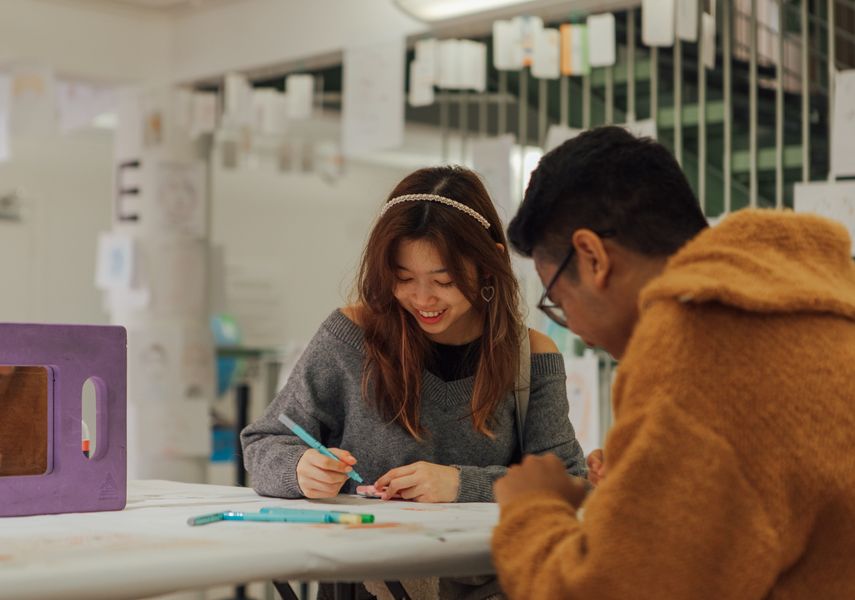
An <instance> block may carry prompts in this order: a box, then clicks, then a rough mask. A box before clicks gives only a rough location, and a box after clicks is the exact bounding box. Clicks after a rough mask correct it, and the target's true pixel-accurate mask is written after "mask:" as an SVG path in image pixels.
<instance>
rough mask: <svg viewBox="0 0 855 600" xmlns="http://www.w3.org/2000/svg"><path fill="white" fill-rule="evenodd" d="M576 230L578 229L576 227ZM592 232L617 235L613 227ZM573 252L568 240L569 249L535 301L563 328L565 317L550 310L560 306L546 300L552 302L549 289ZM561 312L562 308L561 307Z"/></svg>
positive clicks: (567, 263)
mask: <svg viewBox="0 0 855 600" xmlns="http://www.w3.org/2000/svg"><path fill="white" fill-rule="evenodd" d="M576 231H578V229H577V230H576ZM574 233H575V231H574ZM593 233H595V234H596V235H597V236H598V237H600V238H610V237H614V236H616V235H617V231H615V230H614V229H605V230H603V231H594V232H593ZM574 254H576V246H574V245H573V242H570V250H568V251H567V254H566V255H565V256H564V258H563V259H562V260H561V262H560V263H558V269H556V271H555V274H553V275H552V278H551V279H550V280H549V283H547V284H546V287H545V288H544V289H543V295H541V297H540V301H539V302H538V303H537V309H538V310H539V311H540V312H542V313H543V314H545V315H546V316H547V317H548V318H549V319H550V320H551V321H552V322H553V323H556V324H558V325H560V326H561V327H565V328H566V327H567V319H566V318H563V319H560V318H558V317H557V316H556V315H555V313H554V311H553V310H552V309H555V308H558V309H561V307H560V306H558V305H557V304H555V303H554V302H553V303H552V304H546V302H547V301H549V302H552V300H550V299H549V291H550V290H551V289H552V288H553V286H555V282H557V281H558V278H559V277H561V273H562V272H563V271H564V269H566V268H567V265H569V264H570V259H571V258H573V255H574ZM561 312H562V313H563V312H564V310H563V309H561Z"/></svg>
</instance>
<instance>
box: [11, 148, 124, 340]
mask: <svg viewBox="0 0 855 600" xmlns="http://www.w3.org/2000/svg"><path fill="white" fill-rule="evenodd" d="M12 144H13V158H12V160H11V161H10V162H7V163H0V194H4V193H6V192H8V191H10V190H12V189H16V188H18V189H20V190H22V195H23V198H24V206H23V209H24V211H23V212H24V215H23V220H22V221H21V222H9V221H2V220H0V273H2V277H3V278H2V281H3V284H2V286H0V290H2V292H0V321H25V322H36V321H39V322H48V323H98V324H100V323H106V322H107V314H106V312H105V311H104V310H103V308H102V306H101V295H100V293H99V292H98V291H97V290H96V289H95V285H94V278H95V247H96V241H97V240H96V238H97V235H98V232H99V231H104V230H106V229H109V227H110V214H111V213H110V211H111V207H110V200H111V198H112V182H111V172H110V164H111V160H112V158H111V157H112V151H113V143H112V135H111V134H109V133H106V132H103V131H88V132H81V133H78V134H74V135H69V136H64V137H55V138H50V139H13V140H12Z"/></svg>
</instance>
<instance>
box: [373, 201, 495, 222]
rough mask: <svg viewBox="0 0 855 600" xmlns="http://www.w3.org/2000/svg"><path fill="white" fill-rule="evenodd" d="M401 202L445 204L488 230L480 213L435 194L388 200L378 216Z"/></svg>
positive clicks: (485, 220)
mask: <svg viewBox="0 0 855 600" xmlns="http://www.w3.org/2000/svg"><path fill="white" fill-rule="evenodd" d="M403 202H439V203H440V204H445V205H446V206H451V207H454V208H456V209H457V210H459V211H460V212H464V213H466V214H467V215H469V216H470V217H472V218H473V219H475V220H476V221H478V222H479V223H480V224H481V225H482V226H483V227H484V229H490V222H489V221H488V220H487V219H485V218H484V217H483V216H482V215H481V213H479V212H478V211H476V210H474V209H472V208H469V207H468V206H466V205H465V204H463V203H461V202H458V201H457V200H452V199H451V198H446V197H445V196H437V195H436V194H405V195H403V196H396V197H395V198H392V199H391V200H389V201H388V202H387V203H386V204H384V205H383V208H382V209H381V210H380V216H381V217H382V216H383V215H384V214H386V211H387V210H389V209H390V208H392V207H393V206H395V205H396V204H401V203H403Z"/></svg>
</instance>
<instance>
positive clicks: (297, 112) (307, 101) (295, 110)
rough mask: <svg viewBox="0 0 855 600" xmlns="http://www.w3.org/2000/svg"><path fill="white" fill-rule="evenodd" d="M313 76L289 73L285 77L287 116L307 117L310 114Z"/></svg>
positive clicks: (313, 85) (294, 117) (293, 117)
mask: <svg viewBox="0 0 855 600" xmlns="http://www.w3.org/2000/svg"><path fill="white" fill-rule="evenodd" d="M314 89H315V78H314V77H313V76H311V75H289V76H288V78H287V79H285V90H286V92H287V95H288V117H289V118H291V119H308V118H309V117H311V116H312V103H313V101H314V98H313V96H314Z"/></svg>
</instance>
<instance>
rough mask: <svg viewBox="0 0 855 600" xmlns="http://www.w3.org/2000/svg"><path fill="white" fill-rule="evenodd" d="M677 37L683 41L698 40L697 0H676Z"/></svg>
mask: <svg viewBox="0 0 855 600" xmlns="http://www.w3.org/2000/svg"><path fill="white" fill-rule="evenodd" d="M676 18H677V23H676V29H677V37H678V38H680V39H681V40H683V41H684V42H697V41H698V0H677V4H676Z"/></svg>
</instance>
